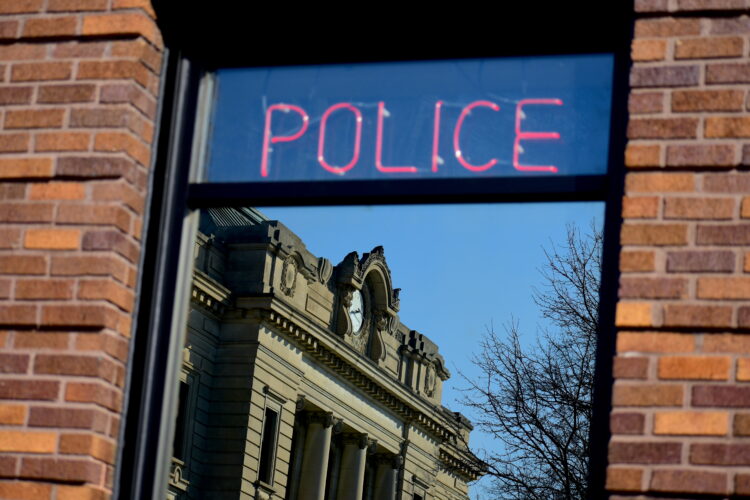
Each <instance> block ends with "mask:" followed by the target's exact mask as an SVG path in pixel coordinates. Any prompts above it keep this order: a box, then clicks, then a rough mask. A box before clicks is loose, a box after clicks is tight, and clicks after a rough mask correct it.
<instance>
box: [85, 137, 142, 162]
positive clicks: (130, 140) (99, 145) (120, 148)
mask: <svg viewBox="0 0 750 500" xmlns="http://www.w3.org/2000/svg"><path fill="white" fill-rule="evenodd" d="M94 150H95V151H107V152H124V153H127V154H128V155H130V156H131V157H132V158H133V159H135V160H136V161H137V162H138V163H140V164H141V165H143V166H148V165H149V162H150V161H151V149H150V148H149V147H148V146H146V145H145V144H143V143H142V142H141V141H140V140H139V139H136V138H135V137H133V136H132V135H130V134H127V133H122V132H113V133H109V132H103V133H99V134H96V140H95V142H94Z"/></svg>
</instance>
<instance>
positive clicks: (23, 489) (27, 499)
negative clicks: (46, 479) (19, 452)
mask: <svg viewBox="0 0 750 500" xmlns="http://www.w3.org/2000/svg"><path fill="white" fill-rule="evenodd" d="M13 470H14V472H15V467H14V468H13ZM0 475H3V474H0ZM13 476H15V474H13ZM51 495H52V485H50V484H43V483H39V482H37V481H12V482H4V481H0V498H12V499H14V500H41V499H45V498H51Z"/></svg>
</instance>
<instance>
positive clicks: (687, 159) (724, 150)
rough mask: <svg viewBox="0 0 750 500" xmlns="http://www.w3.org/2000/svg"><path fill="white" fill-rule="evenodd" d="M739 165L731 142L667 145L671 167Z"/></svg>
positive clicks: (668, 160)
mask: <svg viewBox="0 0 750 500" xmlns="http://www.w3.org/2000/svg"><path fill="white" fill-rule="evenodd" d="M734 165H737V160H736V159H735V147H734V146H733V145H731V144H699V145H679V146H669V147H667V166H669V167H714V166H716V167H730V166H734Z"/></svg>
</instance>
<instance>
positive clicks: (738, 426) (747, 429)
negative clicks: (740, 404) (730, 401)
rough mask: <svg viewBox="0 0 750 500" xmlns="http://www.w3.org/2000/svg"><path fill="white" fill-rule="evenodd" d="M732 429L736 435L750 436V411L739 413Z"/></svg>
mask: <svg viewBox="0 0 750 500" xmlns="http://www.w3.org/2000/svg"><path fill="white" fill-rule="evenodd" d="M732 429H733V432H734V435H735V436H750V413H737V414H736V415H735V416H734V426H733V428H732Z"/></svg>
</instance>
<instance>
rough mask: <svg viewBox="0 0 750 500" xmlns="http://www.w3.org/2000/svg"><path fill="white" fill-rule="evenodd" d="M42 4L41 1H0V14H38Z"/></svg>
mask: <svg viewBox="0 0 750 500" xmlns="http://www.w3.org/2000/svg"><path fill="white" fill-rule="evenodd" d="M43 4H44V2H43V1H42V0H2V1H0V14H22V13H25V12H39V11H40V10H42V6H43Z"/></svg>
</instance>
